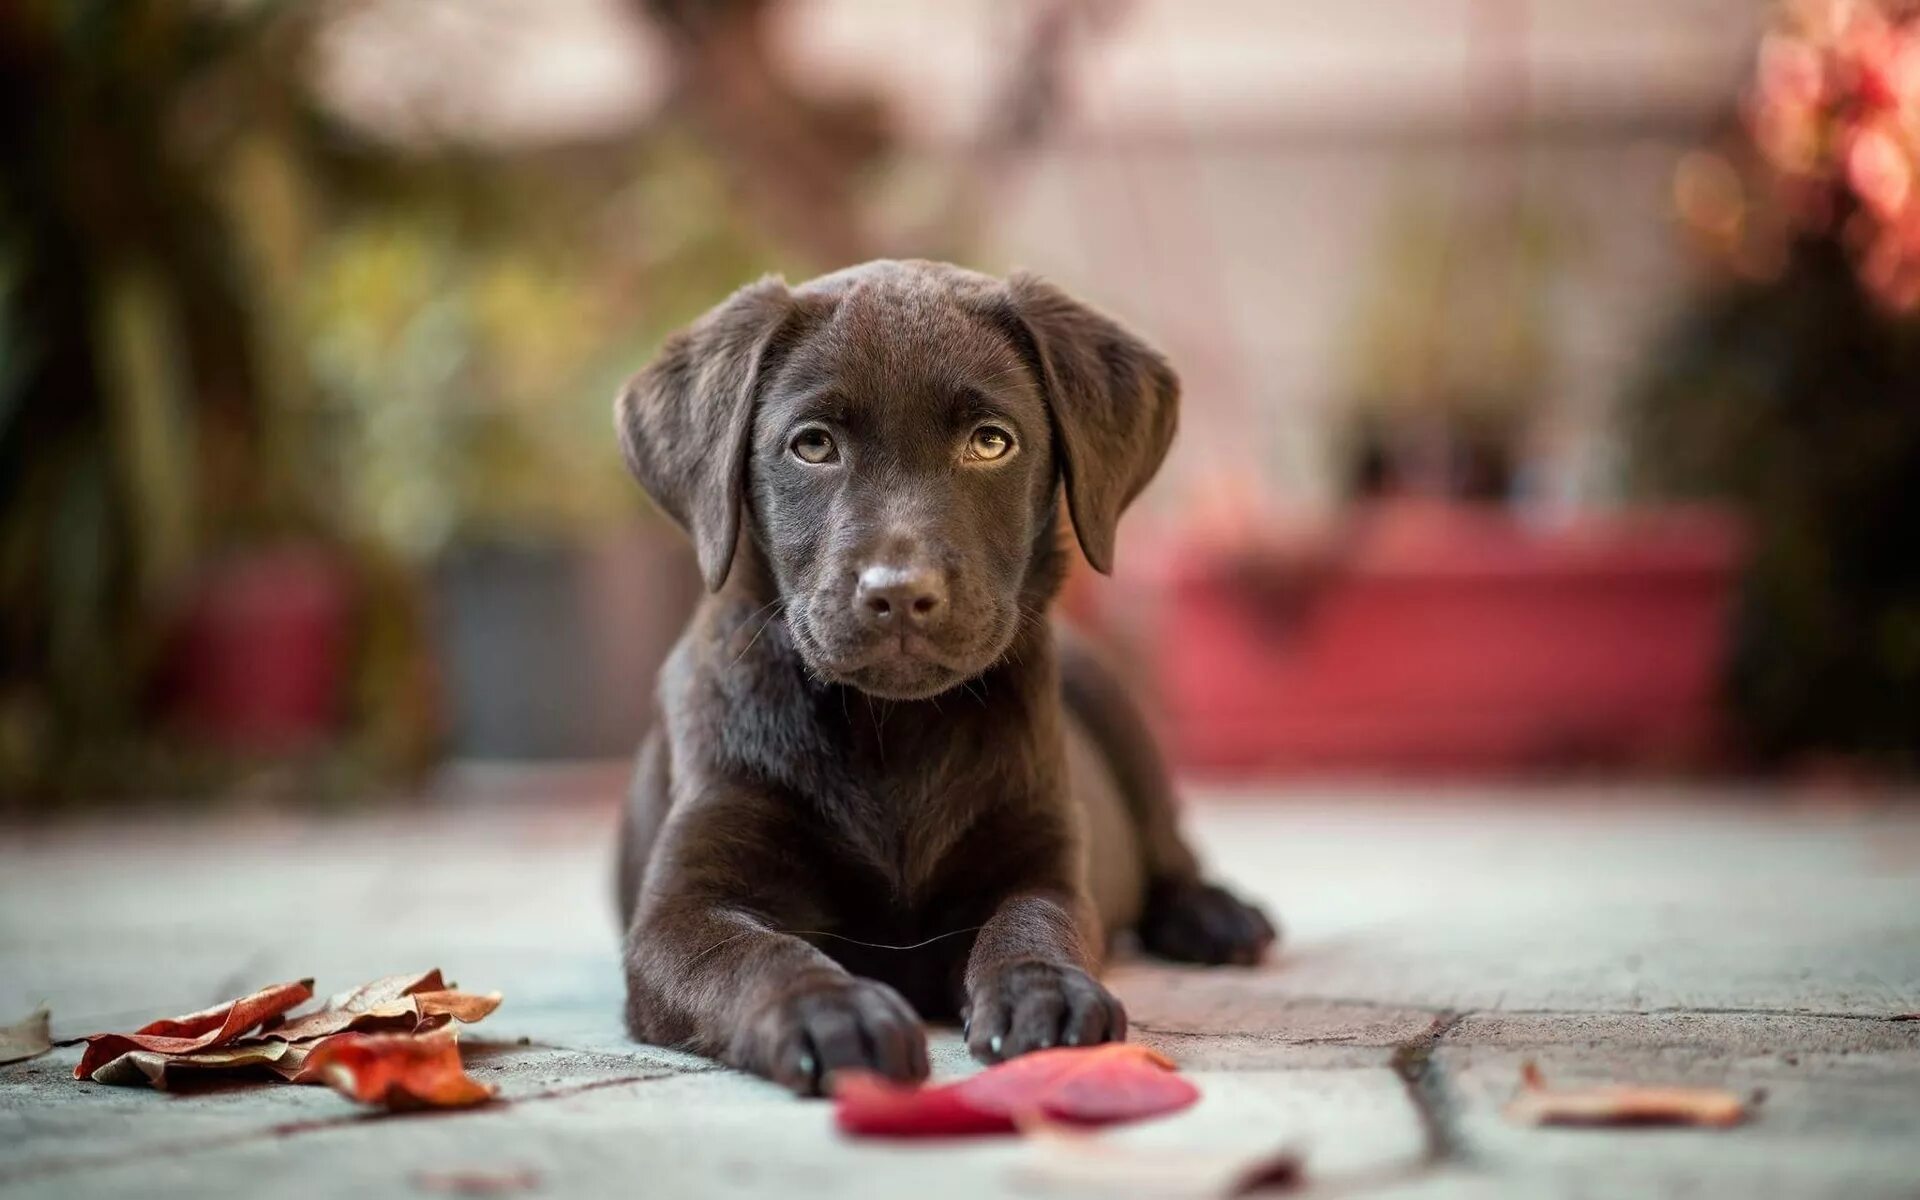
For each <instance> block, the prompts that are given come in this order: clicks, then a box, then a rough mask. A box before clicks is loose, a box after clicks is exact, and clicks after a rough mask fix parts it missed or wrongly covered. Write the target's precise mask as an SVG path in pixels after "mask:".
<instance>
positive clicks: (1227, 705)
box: [1148, 505, 1739, 773]
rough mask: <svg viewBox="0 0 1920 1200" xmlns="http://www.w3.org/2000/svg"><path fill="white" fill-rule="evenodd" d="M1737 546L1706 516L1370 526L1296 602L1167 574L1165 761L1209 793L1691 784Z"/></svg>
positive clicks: (1196, 562)
mask: <svg viewBox="0 0 1920 1200" xmlns="http://www.w3.org/2000/svg"><path fill="white" fill-rule="evenodd" d="M1738 545H1739V538H1738V537H1737V531H1736V529H1735V527H1734V526H1733V524H1732V523H1731V522H1730V521H1729V520H1727V519H1725V518H1723V517H1720V516H1717V515H1714V514H1707V513H1697V512H1669V513H1648V514H1639V515H1634V516H1629V517H1622V518H1616V519H1608V520H1593V521H1588V522H1585V523H1583V524H1579V525H1575V526H1569V527H1565V528H1561V529H1556V530H1553V531H1537V530H1533V529H1530V528H1528V527H1526V526H1523V525H1521V524H1520V523H1518V522H1516V521H1515V520H1514V519H1513V518H1511V517H1509V516H1507V515H1505V514H1503V513H1500V512H1498V511H1495V510H1487V509H1476V508H1472V507H1469V506H1451V505H1440V506H1433V505H1420V506H1412V505H1407V506H1395V505H1386V506H1382V507H1381V508H1379V509H1377V510H1375V511H1374V512H1373V513H1372V514H1371V515H1369V516H1368V517H1366V518H1363V519H1362V520H1360V521H1359V522H1357V523H1356V525H1355V527H1354V529H1353V530H1352V532H1351V533H1350V535H1348V536H1347V537H1346V538H1344V539H1343V540H1342V541H1341V542H1340V543H1339V544H1338V545H1336V546H1335V547H1334V548H1333V549H1332V550H1331V551H1329V554H1328V556H1327V558H1326V561H1324V562H1323V563H1322V564H1321V565H1320V568H1319V569H1318V570H1317V571H1316V572H1315V579H1314V580H1313V581H1312V582H1311V584H1310V585H1307V586H1304V587H1303V586H1302V585H1300V584H1299V581H1298V578H1297V576H1298V574H1299V571H1298V563H1297V562H1294V563H1293V564H1291V565H1290V566H1287V567H1284V568H1282V569H1279V570H1275V571H1267V572H1263V569H1262V568H1263V561H1262V557H1261V555H1259V554H1258V553H1255V554H1251V555H1248V554H1222V553H1218V552H1215V553H1204V552H1189V553H1183V554H1180V555H1178V556H1176V557H1174V558H1172V559H1171V560H1170V561H1168V562H1167V563H1166V564H1165V568H1164V571H1163V573H1162V575H1161V580H1160V583H1161V586H1162V588H1163V589H1164V601H1165V603H1164V606H1163V607H1162V609H1161V616H1160V619H1159V624H1160V628H1159V630H1158V631H1157V635H1156V636H1154V637H1153V638H1151V639H1150V641H1149V642H1148V644H1149V645H1151V646H1153V647H1155V648H1156V649H1155V652H1154V657H1155V660H1156V675H1157V682H1158V684H1159V686H1160V689H1161V699H1162V702H1163V705H1164V708H1165V711H1166V715H1167V718H1168V723H1169V734H1170V741H1171V746H1172V750H1173V753H1174V755H1175V756H1176V758H1177V759H1178V761H1179V762H1180V763H1181V764H1182V765H1183V766H1186V767H1189V768H1194V769H1199V770H1203V771H1214V772H1227V773H1253V772H1270V771H1300V770H1315V771H1321V770H1333V771H1355V770H1360V771H1366V770H1377V769H1405V770H1413V769H1418V770H1439V771H1467V772H1507V771H1518V770H1537V769H1542V768H1568V767H1589V766H1609V767H1618V766H1660V767H1684V766H1698V765H1702V764H1705V763H1708V762H1711V761H1712V760H1713V759H1714V756H1715V754H1716V750H1717V748H1718V745H1719V724H1720V723H1719V710H1718V704H1717V702H1716V698H1717V690H1718V682H1719V678H1720V670H1721V666H1722V663H1723V660H1724V656H1725V648H1726V647H1725V630H1726V626H1727V611H1728V604H1729V599H1730V595H1731V591H1732V586H1733V580H1734V572H1735V567H1736V562H1737V557H1738Z"/></svg>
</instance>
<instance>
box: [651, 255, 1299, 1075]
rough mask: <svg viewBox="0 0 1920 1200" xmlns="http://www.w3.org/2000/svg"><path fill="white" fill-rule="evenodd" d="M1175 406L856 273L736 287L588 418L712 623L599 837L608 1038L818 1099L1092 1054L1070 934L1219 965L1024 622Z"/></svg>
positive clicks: (1142, 742) (1094, 721) (1206, 901)
mask: <svg viewBox="0 0 1920 1200" xmlns="http://www.w3.org/2000/svg"><path fill="white" fill-rule="evenodd" d="M1178 394H1179V384H1178V381H1177V380H1176V379H1175V377H1174V374H1173V371H1172V370H1171V369H1170V368H1169V367H1168V366H1167V364H1166V362H1165V360H1164V359H1162V358H1161V357H1160V355H1159V354H1157V353H1156V352H1155V351H1154V350H1152V349H1151V348H1150V347H1148V346H1147V345H1145V344H1144V343H1143V342H1141V341H1140V340H1139V339H1138V338H1137V337H1135V336H1134V335H1133V334H1132V333H1130V332H1128V331H1127V330H1126V329H1124V328H1122V327H1121V326H1120V325H1119V324H1117V323H1116V322H1114V321H1113V320H1112V319H1111V318H1109V317H1107V316H1104V315H1102V314H1101V313H1099V312H1096V311H1094V310H1093V309H1092V308H1089V307H1087V306H1086V305H1084V304H1081V303H1079V302H1078V301H1075V300H1073V299H1072V298H1070V297H1068V296H1066V295H1065V294H1063V293H1062V292H1060V291H1058V290H1057V289H1055V288H1053V287H1051V286H1049V285H1048V284H1046V283H1044V282H1042V281H1040V280H1038V279H1035V278H1031V277H1028V276H1023V275H1016V276H1014V277H1013V278H1012V279H1009V280H1007V281H1005V282H1002V281H1001V280H998V279H993V278H990V277H988V276H984V275H979V274H976V273H974V272H971V271H966V270H962V269H960V268H957V267H952V266H947V265H945V264H941V263H930V262H874V263H868V264H866V265H864V266H859V267H854V268H851V269H849V270H845V271H840V272H836V273H835V274H832V275H827V276H824V277H822V278H820V279H816V280H814V281H813V282H812V283H809V284H806V285H805V286H803V287H798V288H790V287H788V286H787V285H786V284H785V283H784V282H782V281H780V280H778V279H773V278H769V279H763V280H761V281H760V282H759V283H756V284H753V285H751V286H749V287H746V288H743V289H741V290H740V291H739V292H736V293H735V294H734V295H733V296H731V297H730V298H728V299H727V300H726V301H725V302H724V303H722V304H721V305H720V306H719V307H717V308H715V309H714V310H713V311H711V312H709V313H708V314H707V315H706V316H704V317H702V318H701V319H700V320H699V321H698V322H696V323H695V324H694V325H693V326H692V327H691V328H690V329H687V330H685V331H683V332H681V333H679V334H677V335H675V336H674V337H673V338H672V339H670V340H669V341H668V342H667V344H666V346H665V347H664V348H663V349H662V351H661V352H660V355H659V357H658V358H657V359H656V360H655V361H654V362H653V363H652V364H651V365H649V366H648V367H647V368H646V369H645V370H643V371H642V372H640V374H639V375H638V376H636V377H635V378H634V379H633V381H632V382H631V383H630V384H629V385H628V387H627V388H626V390H625V392H624V393H623V394H622V395H621V396H620V397H619V399H618V401H617V402H616V405H615V408H616V420H617V422H618V426H619V431H620V436H621V440H622V443H623V446H624V448H625V451H626V457H627V462H628V464H629V465H630V466H631V467H632V469H633V472H634V474H635V475H636V476H638V477H639V480H640V482H641V483H642V484H643V485H644V486H645V488H646V490H647V492H648V493H649V494H650V495H651V496H652V497H653V499H654V500H655V502H656V503H658V504H659V506H660V507H661V508H663V509H665V510H666V511H667V512H668V513H670V514H671V515H672V516H673V517H674V518H675V519H676V520H677V521H679V522H680V524H681V525H683V526H684V527H685V528H686V529H687V531H688V533H689V534H690V535H691V537H692V539H693V544H694V548H695V550H696V551H697V554H698V557H699V562H700V569H701V572H702V574H703V575H704V577H705V579H706V584H707V587H708V589H709V591H710V592H711V595H709V596H708V597H707V599H706V600H705V601H704V602H703V603H702V605H701V606H700V608H699V610H698V611H697V612H696V613H695V614H694V616H693V618H692V620H691V622H690V623H689V625H688V628H687V632H686V634H685V636H684V637H682V638H681V640H680V643H679V645H678V647H677V648H676V649H675V650H674V653H673V655H672V657H671V658H670V659H669V661H668V663H667V664H666V666H665V667H664V668H663V669H662V672H661V677H660V685H659V704H660V715H661V722H660V724H659V727H658V728H656V729H655V730H654V731H653V732H652V733H651V734H650V735H649V736H648V738H647V739H646V742H645V743H644V745H642V747H641V749H640V754H639V764H638V771H637V773H636V776H635V779H634V783H633V789H632V795H631V797H630V802H629V805H628V810H627V814H626V821H625V826H624V830H623V835H622V851H621V870H620V884H619V886H620V903H621V910H622V919H623V921H624V922H625V925H626V929H627V935H626V952H625V967H626V976H627V1014H626V1015H627V1025H628V1027H629V1028H630V1029H631V1030H632V1032H633V1035H634V1036H635V1037H637V1038H640V1039H643V1040H645V1041H649V1042H655V1043H661V1044H665V1045H672V1046H680V1047H684V1048H687V1049H690V1050H694V1051H697V1052H699V1053H702V1054H707V1055H711V1056H714V1057H717V1058H720V1059H722V1060H724V1061H726V1062H728V1063H730V1064H732V1065H734V1066H737V1067H741V1068H744V1069H746V1070H749V1071H754V1072H758V1073H759V1074H761V1075H765V1076H767V1077H769V1078H771V1079H774V1080H776V1081H778V1082H780V1083H783V1084H785V1085H787V1086H788V1087H791V1088H792V1089H794V1090H795V1091H797V1092H801V1093H817V1092H819V1091H821V1090H823V1088H824V1087H825V1086H826V1084H827V1080H828V1078H829V1076H830V1075H831V1073H832V1072H834V1071H836V1070H839V1069H842V1068H863V1069H867V1070H872V1071H877V1072H879V1073H881V1074H882V1075H885V1076H888V1077H890V1078H893V1079H897V1080H915V1079H920V1078H923V1077H925V1075H926V1073H927V1050H926V1036H925V1033H924V1031H923V1029H922V1028H921V1024H920V1018H921V1016H925V1017H929V1018H946V1017H954V1016H958V1017H960V1018H962V1019H963V1020H964V1021H965V1029H966V1038H967V1044H968V1047H969V1048H970V1049H971V1050H972V1052H973V1054H974V1055H975V1056H976V1057H978V1058H981V1059H984V1060H988V1061H997V1060H1000V1059H1003V1058H1008V1057H1011V1056H1013V1055H1016V1054H1021V1053H1024V1052H1026V1051H1029V1050H1035V1049H1040V1048H1042V1047H1047V1046H1055V1045H1085V1044H1089V1043H1093V1042H1103V1041H1115V1040H1119V1039H1121V1038H1123V1037H1125V1035H1126V1028H1127V1018H1126V1014H1125V1012H1124V1011H1123V1010H1122V1009H1121V1006H1120V1003H1119V1001H1117V1000H1116V999H1114V997H1113V995H1112V994H1111V993H1109V992H1108V991H1107V990H1106V988H1104V987H1102V986H1101V984H1100V982H1099V981H1098V980H1097V979H1096V978H1095V974H1094V973H1095V971H1096V969H1097V967H1098V964H1099V960H1100V956H1101V954H1102V952H1103V951H1104V949H1105V946H1106V939H1105V935H1106V934H1110V933H1113V932H1116V931H1120V930H1125V929H1133V930H1136V931H1137V933H1138V936H1139V940H1140V942H1141V944H1142V945H1143V946H1144V947H1145V948H1146V949H1147V950H1149V951H1151V952H1153V953H1155V954H1158V955H1161V956H1163V957H1166V958H1171V959H1178V960H1182V961H1187V962H1202V963H1251V962H1254V961H1255V960H1257V959H1258V958H1259V957H1260V955H1261V954H1262V953H1263V952H1264V951H1265V949H1266V948H1267V946H1268V945H1269V944H1270V943H1271V942H1272V941H1273V938H1274V932H1273V927H1272V926H1271V925H1270V924H1269V923H1268V922H1267V919H1266V918H1265V917H1264V916H1263V915H1261V913H1260V912H1259V911H1258V910H1256V909H1254V908H1252V907H1250V906H1248V905H1246V904H1244V903H1242V902H1240V901H1239V900H1237V899H1235V898H1234V897H1233V896H1232V895H1231V894H1229V893H1228V892H1226V891H1224V890H1222V889H1220V888H1218V887H1215V886H1213V885H1212V884H1209V883H1207V882H1205V881H1204V880H1203V879H1202V878H1201V875H1200V871H1199V867H1198V865H1197V863H1196V862H1195V860H1194V856H1193V853H1192V852H1191V851H1190V850H1189V849H1188V848H1187V846H1186V845H1185V843H1184V842H1183V841H1182V840H1181V837H1180V833H1179V830H1178V829H1177V827H1176V825H1175V815H1174V807H1173V801H1172V793H1171V786H1170V783H1169V781H1168V777H1167V772H1166V769H1165V767H1164V766H1163V764H1162V762H1161V760H1160V758H1159V755H1158V754H1157V752H1156V751H1155V749H1154V746H1153V742H1152V740H1151V738H1150V737H1149V735H1148V733H1147V730H1146V728H1145V726H1144V724H1143V722H1142V720H1141V718H1140V716H1139V714H1138V713H1137V712H1136V710H1135V709H1134V708H1133V706H1132V705H1131V704H1130V703H1129V702H1128V700H1127V699H1126V697H1125V696H1124V695H1123V694H1122V692H1121V691H1120V690H1119V688H1118V687H1117V685H1116V683H1115V681H1114V679H1113V678H1112V676H1111V675H1110V674H1109V673H1108V672H1107V671H1106V670H1104V669H1103V668H1102V666H1101V665H1100V664H1099V662H1098V661H1096V659H1095V658H1094V657H1093V656H1092V655H1091V654H1090V653H1089V652H1088V651H1087V649H1086V648H1085V647H1084V646H1082V645H1081V644H1079V643H1078V642H1076V641H1073V640H1071V639H1070V638H1068V637H1066V636H1064V635H1058V634H1056V631H1055V630H1054V629H1053V628H1052V627H1051V626H1050V624H1049V622H1048V619H1047V617H1046V610H1047V605H1048V603H1049V601H1050V600H1051V599H1052V598H1053V595H1054V593H1055V592H1056V591H1057V590H1058V589H1059V587H1060V583H1061V580H1062V577H1063V576H1064V574H1065V572H1066V568H1067V554H1068V550H1067V548H1066V544H1065V542H1066V535H1065V533H1064V532H1063V531H1064V530H1065V528H1066V524H1065V521H1064V520H1063V514H1062V511H1061V502H1060V500H1061V492H1062V491H1063V490H1064V492H1065V508H1066V516H1067V517H1068V518H1070V520H1071V526H1072V530H1073V532H1074V534H1076V535H1077V536H1078V540H1079V544H1080V549H1081V550H1082V552H1084V553H1085V555H1086V557H1087V560H1088V561H1089V562H1090V563H1092V564H1093V566H1094V567H1096V568H1098V569H1099V570H1101V571H1106V570H1108V569H1109V568H1110V567H1111V565H1112V562H1113V548H1114V527H1115V525H1116V523H1117V522H1118V521H1119V519H1120V513H1121V510H1122V509H1124V508H1125V507H1126V506H1127V504H1128V502H1129V501H1131V500H1132V499H1133V498H1134V496H1135V495H1136V494H1138V493H1139V491H1140V489H1141V488H1143V487H1145V486H1146V483H1147V481H1148V480H1149V479H1150V478H1152V476H1153V473H1154V471H1155V470H1156V469H1157V468H1158V466H1159V464H1160V460H1161V458H1162V457H1163V456H1164V455H1165V454H1166V451H1167V445H1168V442H1169V441H1170V440H1171V439H1172V437H1173V430H1174V421H1175V410H1176V407H1177V402H1178Z"/></svg>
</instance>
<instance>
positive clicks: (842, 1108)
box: [834, 1042, 1200, 1137]
mask: <svg viewBox="0 0 1920 1200" xmlns="http://www.w3.org/2000/svg"><path fill="white" fill-rule="evenodd" d="M1199 1098H1200V1091H1199V1089H1198V1088H1195V1087H1194V1086H1193V1084H1191V1083H1189V1082H1187V1081H1186V1080H1185V1079H1183V1078H1181V1077H1180V1076H1179V1075H1178V1074H1177V1073H1176V1072H1175V1070H1174V1065H1173V1063H1172V1062H1170V1061H1168V1060H1167V1059H1166V1058H1163V1057H1162V1056H1160V1055H1159V1054H1156V1053H1154V1052H1153V1051H1152V1050H1149V1049H1147V1048H1146V1047H1144V1046H1138V1045H1132V1044H1129V1043H1124V1042H1122V1043H1115V1044H1111V1045H1106V1046H1089V1047H1085V1048H1079V1047H1061V1048H1059V1049H1054V1050H1040V1051H1036V1052H1034V1053H1032V1054H1024V1055H1021V1056H1020V1057H1019V1058H1016V1059H1013V1060H1011V1061H1008V1062H1004V1063H1000V1064H999V1065H997V1066H993V1067H989V1068H987V1069H986V1070H984V1071H981V1072H980V1073H978V1074H976V1075H970V1076H968V1077H967V1078H965V1079H962V1080H960V1081H958V1082H956V1083H949V1084H944V1085H941V1086H938V1087H901V1086H899V1085H898V1084H893V1083H889V1082H888V1081H886V1080H884V1079H881V1078H880V1077H878V1076H875V1075H872V1074H868V1073H863V1072H853V1073H844V1074H842V1075H840V1076H839V1077H838V1078H836V1080H835V1082H834V1101H835V1113H834V1116H835V1120H836V1121H837V1122H838V1124H839V1126H840V1128H841V1129H842V1130H843V1131H845V1132H847V1133H853V1134H864V1135H868V1136H875V1137H946V1136H953V1135H957V1134H975V1133H1009V1132H1012V1131H1014V1130H1015V1129H1017V1128H1018V1127H1019V1122H1020V1120H1021V1119H1022V1118H1027V1119H1030V1120H1031V1119H1036V1118H1038V1119H1045V1120H1049V1121H1056V1122H1062V1123H1065V1124H1069V1125H1106V1124H1112V1123H1114V1122H1118V1121H1133V1120H1139V1119H1140V1118H1143V1117H1152V1116H1158V1115H1160V1114H1162V1113H1169V1112H1174V1111H1176V1110H1178V1109H1182V1108H1185V1107H1187V1106H1188V1105H1189V1104H1192V1103H1193V1102H1194V1101H1195V1100H1198V1099H1199Z"/></svg>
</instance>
